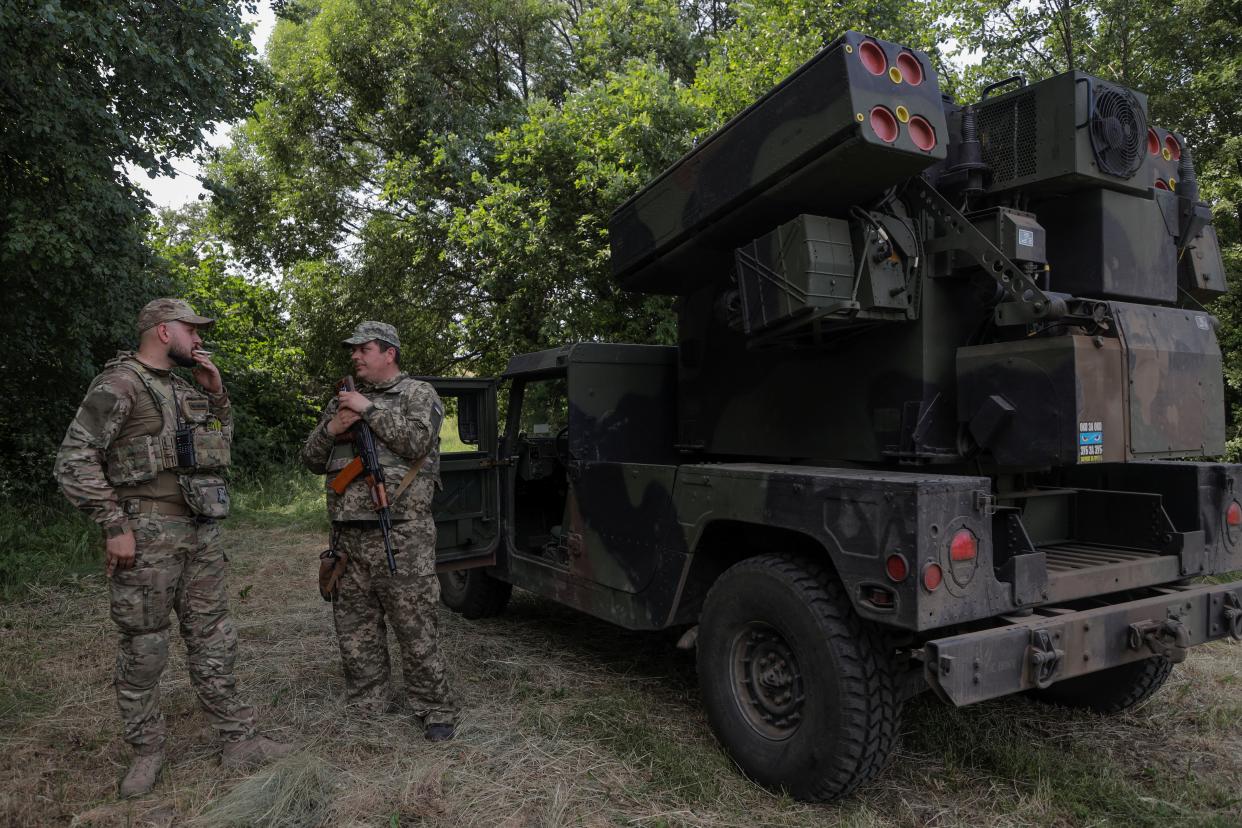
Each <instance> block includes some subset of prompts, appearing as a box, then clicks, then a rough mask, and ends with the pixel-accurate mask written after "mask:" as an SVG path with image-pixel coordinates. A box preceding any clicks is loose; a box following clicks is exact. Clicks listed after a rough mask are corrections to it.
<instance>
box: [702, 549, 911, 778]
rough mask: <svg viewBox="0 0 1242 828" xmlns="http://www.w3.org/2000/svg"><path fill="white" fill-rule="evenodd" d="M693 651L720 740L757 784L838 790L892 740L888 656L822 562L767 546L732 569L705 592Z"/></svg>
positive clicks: (893, 695)
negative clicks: (770, 550)
mask: <svg viewBox="0 0 1242 828" xmlns="http://www.w3.org/2000/svg"><path fill="white" fill-rule="evenodd" d="M697 658H698V673H699V686H700V688H701V689H702V694H703V705H704V707H705V708H706V710H707V718H708V720H709V721H710V723H711V726H712V730H713V731H714V732H715V734H716V738H717V739H719V740H720V742H721V743H722V744H723V745H724V747H725V750H727V751H728V752H729V755H730V756H732V757H733V761H734V762H736V763H737V764H738V766H739V767H740V768H741V769H742V771H743V772H744V773H745V774H746V775H747V776H749V777H750V778H751V779H754V780H755V781H757V782H759V783H760V784H762V785H765V786H768V787H771V788H781V789H785V790H787V791H788V792H789V793H790V794H791V795H792V796H794V797H795V798H797V799H801V800H808V801H817V802H823V801H828V800H832V799H837V798H839V797H843V796H846V795H847V794H849V793H850V792H851V791H853V790H854V789H855V788H857V787H858V786H859V785H861V784H863V783H865V782H867V781H869V780H870V779H872V778H873V777H874V776H875V775H876V774H877V773H879V771H880V770H881V769H882V768H883V766H884V763H885V761H886V760H887V758H888V755H889V753H890V752H891V751H892V749H893V746H894V744H895V743H896V740H897V732H898V722H899V718H900V714H901V702H900V699H899V698H898V692H897V686H896V681H895V678H894V673H895V671H894V667H893V657H892V654H891V652H890V650H889V649H888V648H886V647H885V645H884V643H883V638H882V636H881V635H880V633H879V631H878V630H877V629H876V628H875V627H874V626H872V625H871V624H868V623H866V622H864V621H862V620H861V619H859V617H858V616H857V615H856V614H855V613H854V610H853V608H852V607H851V606H850V602H849V599H848V598H847V597H846V594H845V590H844V588H843V587H842V586H841V584H840V582H839V581H837V579H836V577H835V575H834V574H833V573H831V572H830V571H829V570H828V569H827V567H825V566H824V565H822V564H819V563H815V562H813V561H809V560H806V559H803V558H796V557H792V556H784V555H763V556H760V557H756V558H750V559H747V560H744V561H742V562H741V563H738V564H735V565H734V566H733V567H731V568H729V569H728V570H727V571H726V572H725V573H724V574H723V575H721V576H720V578H718V579H717V581H716V583H715V584H713V585H712V588H711V591H710V592H709V593H708V595H707V600H706V601H705V602H704V605H703V613H702V616H701V618H700V621H699V637H698V656H697Z"/></svg>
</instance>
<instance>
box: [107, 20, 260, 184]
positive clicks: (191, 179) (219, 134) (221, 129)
mask: <svg viewBox="0 0 1242 828" xmlns="http://www.w3.org/2000/svg"><path fill="white" fill-rule="evenodd" d="M246 19H247V22H251V21H253V22H255V23H256V25H255V27H254V34H253V35H252V37H251V42H252V43H254V47H255V48H256V49H258V50H259V54H260V55H262V54H263V49H264V47H265V46H266V45H267V38H268V36H269V35H270V34H271V33H272V28H273V27H274V26H275V25H276V16H275V15H274V14H273V13H272V8H271V5H270V4H268V3H260V4H259V13H258V14H257V15H253V16H252V15H246ZM230 126H231V124H223V123H222V124H216V132H215V134H214V135H209V136H208V140H209V141H210V142H211V145H212V146H216V147H219V146H223V145H224V144H226V143H228V135H229V128H230ZM173 167H175V168H176V170H177V172H178V174H177V175H176V176H174V177H172V178H168V177H163V176H161V177H160V178H154V179H152V178H148V177H147V174H146V173H145V172H143V171H141V170H138V171H135V170H134V169H133V168H129V174H130V178H131V179H133V180H134V182H135V183H137V184H138V185H139V186H140V187H142V188H143V189H145V190H146V191H147V192H148V193H150V194H151V201H153V202H155V206H156V207H157V208H159V207H180V206H181V205H183V204H185V203H186V202H187V201H194V200H195V199H197V198H198V197H199V195H200V194H202V193H203V192H204V190H203V188H202V186H201V185H200V184H199V183H198V178H197V176H198V173H199V166H198V165H197V164H195V163H194V162H193V161H191V160H190V159H188V158H175V159H173Z"/></svg>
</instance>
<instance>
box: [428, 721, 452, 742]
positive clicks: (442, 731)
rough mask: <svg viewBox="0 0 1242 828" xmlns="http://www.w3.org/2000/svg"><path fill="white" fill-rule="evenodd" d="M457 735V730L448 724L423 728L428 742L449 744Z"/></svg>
mask: <svg viewBox="0 0 1242 828" xmlns="http://www.w3.org/2000/svg"><path fill="white" fill-rule="evenodd" d="M456 733H457V728H455V727H453V725H452V724H449V723H448V722H437V723H435V724H429V725H427V726H426V727H425V728H423V738H424V739H426V740H427V741H428V742H447V741H448V740H449V739H452V738H453V736H454V735H456Z"/></svg>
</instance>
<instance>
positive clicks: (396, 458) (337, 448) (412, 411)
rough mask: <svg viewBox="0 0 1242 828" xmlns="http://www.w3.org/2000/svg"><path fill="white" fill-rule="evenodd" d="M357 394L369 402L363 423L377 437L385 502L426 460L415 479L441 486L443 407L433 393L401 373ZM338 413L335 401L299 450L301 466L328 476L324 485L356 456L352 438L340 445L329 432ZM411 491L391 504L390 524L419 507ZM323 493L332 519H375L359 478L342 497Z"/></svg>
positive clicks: (364, 385)
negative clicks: (391, 521) (441, 425)
mask: <svg viewBox="0 0 1242 828" xmlns="http://www.w3.org/2000/svg"><path fill="white" fill-rule="evenodd" d="M358 391H359V392H360V393H361V394H362V395H363V396H365V397H366V398H367V399H368V400H370V401H371V403H372V405H371V407H370V408H368V409H367V411H366V413H365V414H363V415H362V419H363V420H365V421H366V423H367V424H368V425H369V426H371V431H372V433H373V434H374V435H375V448H376V451H377V452H378V454H379V459H380V465H382V466H383V467H384V482H385V484H386V486H387V488H388V496H389V498H390V499H391V498H395V497H396V494H397V488H398V487H399V486H400V485H401V480H402V479H403V478H404V477H405V475H406V473H407V472H408V471H409V470H410V469H411V468H412V467H413V465H414V464H415V463H417V462H418V461H419V460H421V459H422V458H424V457H426V460H425V461H424V462H423V465H422V466H421V467H420V469H419V471H418V474H419V476H420V477H422V476H426V477H429V478H430V479H431V480H433V481H434V482H435V484H436V485H437V486H439V483H440V424H441V422H443V420H444V405H443V403H442V402H441V401H440V396H439V395H438V394H436V390H435V389H434V388H432V387H431V386H430V385H428V384H427V383H425V382H421V381H419V380H416V379H412V378H411V377H410V376H409V375H408V374H406V373H404V372H402V373H399V374H397V376H395V377H394V378H392V379H391V380H389V381H388V382H383V383H379V384H376V385H366V384H363V385H360V386H359V387H358ZM336 411H337V401H336V398H335V397H334V398H333V399H332V400H330V401H329V402H328V405H327V406H326V407H325V408H324V410H323V414H322V416H321V417H320V418H319V424H318V425H317V426H315V430H314V431H312V432H311V434H310V436H309V437H307V438H306V444H305V445H304V446H303V447H302V462H303V463H305V464H306V467H307V468H308V469H310V470H311V471H312V472H314V473H315V474H326V475H327V476H328V477H327V481H326V482H327V483H330V482H331V480H332V478H333V477H334V476H335V475H336V473H337V472H339V471H340V470H341V469H342V468H343V467H344V466H345V465H346V464H347V463H348V462H349V461H350V460H351V459H352V458H353V457H354V456H355V455H356V453H357V451H356V449H355V448H354V444H353V441H352V440H341V441H338V440H337V439H335V438H334V437H333V436H332V435H331V434H329V433H328V427H327V426H328V420H330V419H332V417H334V416H335V415H336ZM413 488H414V487H412V486H411V487H409V488H407V490H406V491H405V492H403V493H402V495H401V497H400V498H397V499H395V500H392V502H391V503H390V504H389V514H390V516H391V517H392V518H393V519H394V520H401V519H406V518H412V517H415V516H416V513H417V509H418V508H419V507H418V504H417V502H416V499H415V498H414V496H413V495H414V492H413ZM327 495H328V516H329V517H330V518H331V519H332V520H373V519H374V518H375V507H374V505H373V503H372V501H371V492H370V489H369V488H368V487H367V484H366V480H365V479H364V478H363V477H362V476H359V477H358V478H357V479H355V480H354V481H353V482H352V483H350V484H349V487H348V488H347V489H346V490H345V492H344V494H341V495H337V494H336V492H334V491H333V490H332V489H331V488H330V487H329V488H328V490H327Z"/></svg>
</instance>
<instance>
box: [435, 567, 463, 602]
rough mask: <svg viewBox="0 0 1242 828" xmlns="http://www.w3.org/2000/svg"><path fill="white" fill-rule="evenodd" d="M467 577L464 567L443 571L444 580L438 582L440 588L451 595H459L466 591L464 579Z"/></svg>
mask: <svg viewBox="0 0 1242 828" xmlns="http://www.w3.org/2000/svg"><path fill="white" fill-rule="evenodd" d="M469 577H470V574H469V572H467V571H466V570H464V569H455V570H453V571H452V572H446V573H444V580H443V581H441V583H440V589H441V590H442V591H443V592H446V593H448V594H449V595H451V596H457V595H461V594H462V593H464V592H465V591H466V580H467V579H468V578H469Z"/></svg>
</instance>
